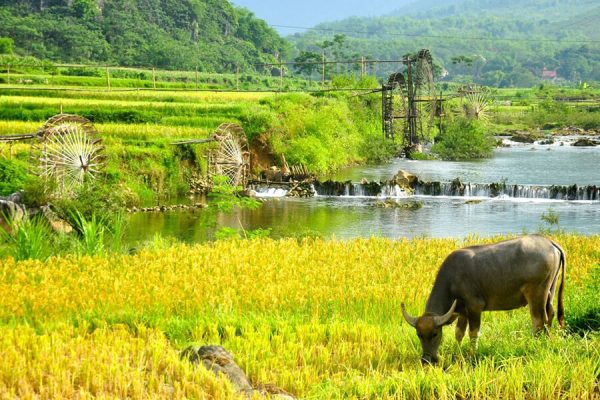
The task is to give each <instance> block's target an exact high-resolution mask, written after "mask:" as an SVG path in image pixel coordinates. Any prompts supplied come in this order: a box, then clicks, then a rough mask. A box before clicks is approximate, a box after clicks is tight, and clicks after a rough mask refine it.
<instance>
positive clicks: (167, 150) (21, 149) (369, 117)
mask: <svg viewBox="0 0 600 400" xmlns="http://www.w3.org/2000/svg"><path fill="white" fill-rule="evenodd" d="M371 100H372V99H371V98H370V97H369V96H367V97H364V98H352V97H348V96H344V95H331V96H311V95H309V94H277V93H267V92H263V93H216V92H215V93H211V92H174V91H172V92H170V91H160V92H147V91H146V92H136V91H128V92H119V91H114V92H110V91H95V90H93V89H88V90H58V89H57V90H29V89H27V88H23V89H2V88H1V87H0V135H9V134H22V133H31V132H35V131H36V130H37V129H38V128H39V127H40V126H41V125H42V124H43V122H44V121H45V119H47V118H49V117H50V116H52V115H55V114H57V113H59V112H61V111H62V112H64V113H69V114H78V115H81V116H84V117H86V118H88V119H90V120H91V121H92V123H94V125H95V127H96V129H97V131H98V132H99V137H101V138H102V140H103V146H104V147H105V154H106V160H107V165H106V167H105V168H104V170H103V174H102V176H101V179H100V180H99V183H100V184H102V185H105V186H108V187H111V190H113V191H114V192H115V193H118V194H119V195H120V196H119V199H117V200H116V201H117V202H119V203H123V204H124V206H125V207H128V208H132V207H138V208H140V207H154V206H157V205H159V206H160V205H168V204H170V203H172V202H173V201H174V200H175V199H180V198H182V197H184V196H185V195H187V194H188V193H189V192H190V189H194V188H191V187H190V186H191V185H194V184H196V183H198V182H197V181H198V179H199V178H202V177H204V176H206V154H207V149H208V146H207V145H204V146H201V145H185V146H173V145H172V143H173V142H175V141H177V140H185V139H203V138H206V137H208V136H209V135H211V134H212V132H214V130H215V129H216V128H217V127H218V126H219V125H220V124H221V123H224V122H234V123H237V124H239V125H241V126H242V127H243V129H244V131H245V133H246V135H247V136H248V138H249V140H250V141H252V140H253V139H254V138H258V137H259V136H260V138H259V140H260V143H261V144H266V146H267V147H266V148H265V149H264V151H266V154H262V156H263V157H265V158H266V160H267V161H266V162H267V163H268V162H269V161H270V162H275V163H276V164H277V165H279V163H280V162H281V161H280V159H281V155H284V156H285V158H286V159H287V162H288V163H289V164H290V165H294V164H296V165H300V164H301V165H303V166H305V167H306V168H308V169H309V170H310V171H311V172H313V173H325V172H328V171H333V170H336V169H339V168H341V167H343V166H347V165H352V164H360V163H367V162H378V161H381V160H382V159H386V158H388V157H391V156H392V155H393V154H394V149H393V148H392V146H390V144H389V143H386V142H385V141H384V140H383V138H382V137H381V134H380V121H379V119H380V117H379V115H380V114H379V113H380V110H379V109H378V108H377V105H376V104H375V103H376V102H373V101H371ZM0 146H1V147H0V151H1V152H2V156H3V157H5V158H8V159H9V160H10V161H3V165H6V164H7V163H9V164H11V163H12V164H11V167H12V165H16V169H17V170H16V173H17V174H18V175H19V176H18V179H11V180H13V181H14V185H13V187H6V188H2V190H3V192H2V193H0V195H8V194H10V193H11V192H14V191H16V190H19V189H22V187H19V183H20V182H22V181H23V180H24V179H25V178H24V176H25V175H27V173H28V170H29V164H30V163H31V159H30V152H29V149H30V145H29V144H28V143H26V142H22V143H21V142H19V143H17V144H15V145H13V146H11V147H10V148H9V147H8V145H2V144H0ZM270 166H271V165H261V166H260V167H261V168H268V167H270ZM6 168H8V167H6ZM253 172H255V173H256V172H258V171H253ZM0 174H1V172H0ZM7 180H8V179H7ZM200 180H202V179H200ZM199 184H200V185H202V182H199Z"/></svg>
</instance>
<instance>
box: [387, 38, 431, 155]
mask: <svg viewBox="0 0 600 400" xmlns="http://www.w3.org/2000/svg"><path fill="white" fill-rule="evenodd" d="M402 62H403V64H404V66H405V67H406V68H405V71H404V72H396V73H394V74H392V75H390V77H389V80H388V83H387V84H386V85H383V88H382V97H383V98H382V106H383V131H384V134H385V136H386V138H388V139H395V138H396V137H398V136H400V137H402V138H403V142H404V145H405V147H406V148H412V147H414V146H418V145H419V144H420V143H422V142H423V141H426V140H428V139H429V137H430V136H431V132H432V129H433V128H434V126H435V118H436V117H438V116H439V115H438V114H439V101H438V98H437V95H436V90H435V84H434V80H433V61H432V58H431V53H430V52H429V50H427V49H423V50H420V51H419V52H418V53H416V54H414V55H407V56H406V57H405V58H404V59H403V61H402Z"/></svg>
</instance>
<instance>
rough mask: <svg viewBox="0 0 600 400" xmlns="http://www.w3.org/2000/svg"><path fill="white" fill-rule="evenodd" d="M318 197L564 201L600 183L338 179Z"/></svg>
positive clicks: (596, 195) (597, 191)
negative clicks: (408, 185) (409, 184)
mask: <svg viewBox="0 0 600 400" xmlns="http://www.w3.org/2000/svg"><path fill="white" fill-rule="evenodd" d="M253 190H255V191H256V192H257V194H258V196H259V197H283V196H285V195H286V191H285V190H282V189H281V188H277V189H276V188H274V187H269V186H268V185H255V186H254V187H253ZM311 190H312V192H313V194H314V195H315V196H327V197H348V198H351V197H356V198H360V197H377V198H405V197H410V196H411V195H416V196H432V197H442V196H444V197H462V198H509V199H543V200H564V201H600V186H596V185H587V186H578V185H570V186H561V185H553V186H543V185H518V184H507V183H503V182H501V183H489V184H483V183H462V182H460V181H459V180H458V179H456V180H454V181H452V182H436V181H434V182H424V181H417V182H416V183H415V184H414V185H412V188H406V189H405V188H402V187H400V186H399V185H396V184H394V183H390V182H368V183H354V182H336V181H326V182H319V181H315V182H313V183H312V185H311Z"/></svg>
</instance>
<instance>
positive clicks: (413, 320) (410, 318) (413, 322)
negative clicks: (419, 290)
mask: <svg viewBox="0 0 600 400" xmlns="http://www.w3.org/2000/svg"><path fill="white" fill-rule="evenodd" d="M402 315H404V319H405V320H406V322H408V324H409V325H410V326H412V327H413V328H416V327H417V318H415V317H413V316H412V315H410V314H409V313H408V312H407V311H406V307H404V303H402Z"/></svg>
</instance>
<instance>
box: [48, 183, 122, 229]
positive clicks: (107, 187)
mask: <svg viewBox="0 0 600 400" xmlns="http://www.w3.org/2000/svg"><path fill="white" fill-rule="evenodd" d="M53 205H54V206H55V208H56V211H57V212H58V214H59V215H60V216H61V217H62V218H65V219H67V220H70V221H71V222H72V223H73V224H74V225H76V226H78V224H79V222H81V219H80V218H78V217H79V216H80V215H81V216H82V217H83V218H85V219H86V220H87V219H92V218H93V217H94V215H102V216H103V217H106V218H108V217H113V216H115V215H118V214H119V213H120V212H121V211H122V210H123V209H124V208H125V207H126V205H127V193H126V189H125V188H124V187H122V186H120V185H111V184H106V183H104V182H101V181H99V182H87V183H86V184H84V185H83V186H82V187H81V188H79V189H78V190H77V191H76V192H75V193H74V194H73V195H72V196H59V197H56V198H54V199H53ZM75 217H77V218H75Z"/></svg>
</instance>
